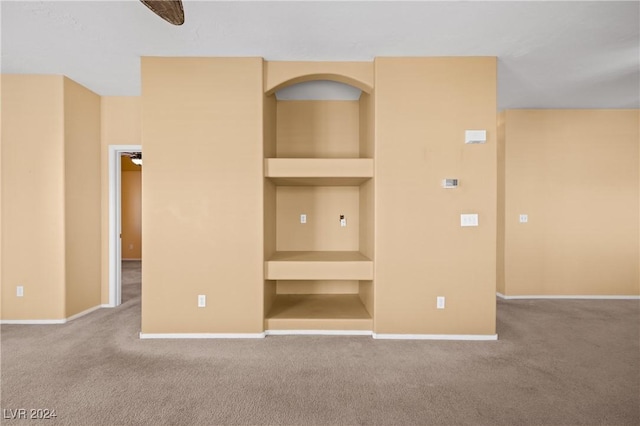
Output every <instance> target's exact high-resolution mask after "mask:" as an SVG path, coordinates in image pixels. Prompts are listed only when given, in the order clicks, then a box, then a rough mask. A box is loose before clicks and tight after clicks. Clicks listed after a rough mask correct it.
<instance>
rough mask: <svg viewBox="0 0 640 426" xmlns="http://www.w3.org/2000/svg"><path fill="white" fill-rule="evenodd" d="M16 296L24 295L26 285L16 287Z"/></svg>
mask: <svg viewBox="0 0 640 426" xmlns="http://www.w3.org/2000/svg"><path fill="white" fill-rule="evenodd" d="M16 296H17V297H23V296H24V287H23V286H21V285H19V286H17V287H16Z"/></svg>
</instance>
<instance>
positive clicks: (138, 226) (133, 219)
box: [121, 156, 142, 259]
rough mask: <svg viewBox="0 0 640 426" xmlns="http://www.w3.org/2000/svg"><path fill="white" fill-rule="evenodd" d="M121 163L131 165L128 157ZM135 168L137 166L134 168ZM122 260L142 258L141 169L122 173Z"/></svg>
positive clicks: (123, 158)
mask: <svg viewBox="0 0 640 426" xmlns="http://www.w3.org/2000/svg"><path fill="white" fill-rule="evenodd" d="M122 162H123V163H124V162H128V163H131V160H130V159H129V157H124V156H123V157H122ZM134 167H137V166H134ZM121 183H122V191H121V195H122V204H121V205H122V258H123V259H141V258H142V173H141V169H140V168H138V170H135V171H130V170H124V171H123V172H122V182H121Z"/></svg>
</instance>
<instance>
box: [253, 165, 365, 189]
mask: <svg viewBox="0 0 640 426" xmlns="http://www.w3.org/2000/svg"><path fill="white" fill-rule="evenodd" d="M264 175H265V177H268V178H270V179H271V180H272V181H274V182H275V183H276V184H277V185H328V186H338V185H339V186H342V185H344V186H356V185H360V184H362V183H363V182H364V181H366V180H367V179H371V178H372V177H373V159H371V158H267V159H265V160H264Z"/></svg>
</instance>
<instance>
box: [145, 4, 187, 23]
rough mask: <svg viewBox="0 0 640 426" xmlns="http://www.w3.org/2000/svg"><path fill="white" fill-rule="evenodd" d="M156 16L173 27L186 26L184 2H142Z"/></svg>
mask: <svg viewBox="0 0 640 426" xmlns="http://www.w3.org/2000/svg"><path fill="white" fill-rule="evenodd" d="M140 1H141V2H142V3H143V4H144V5H145V6H147V7H148V8H149V9H151V10H152V11H153V13H155V14H156V15H158V16H159V17H161V18H162V19H164V20H165V21H167V22H169V23H171V24H173V25H182V24H184V9H183V8H182V0H140Z"/></svg>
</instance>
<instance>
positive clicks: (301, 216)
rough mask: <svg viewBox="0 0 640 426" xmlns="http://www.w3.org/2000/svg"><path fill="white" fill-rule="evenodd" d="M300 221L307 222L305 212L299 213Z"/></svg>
mask: <svg viewBox="0 0 640 426" xmlns="http://www.w3.org/2000/svg"><path fill="white" fill-rule="evenodd" d="M300 223H307V215H306V214H301V215H300Z"/></svg>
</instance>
